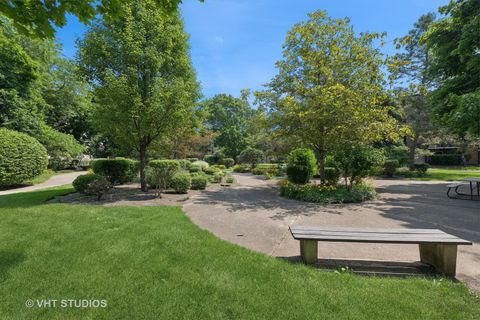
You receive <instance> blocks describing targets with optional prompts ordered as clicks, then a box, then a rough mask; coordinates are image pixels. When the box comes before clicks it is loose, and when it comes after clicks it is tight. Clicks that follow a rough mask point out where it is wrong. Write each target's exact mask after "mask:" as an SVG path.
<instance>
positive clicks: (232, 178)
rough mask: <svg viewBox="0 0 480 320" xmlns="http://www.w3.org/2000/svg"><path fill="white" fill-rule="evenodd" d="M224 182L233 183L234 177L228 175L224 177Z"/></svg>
mask: <svg viewBox="0 0 480 320" xmlns="http://www.w3.org/2000/svg"><path fill="white" fill-rule="evenodd" d="M225 182H226V183H234V182H235V178H234V177H233V176H228V177H227V178H226V179H225Z"/></svg>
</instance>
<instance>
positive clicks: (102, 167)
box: [90, 158, 138, 185]
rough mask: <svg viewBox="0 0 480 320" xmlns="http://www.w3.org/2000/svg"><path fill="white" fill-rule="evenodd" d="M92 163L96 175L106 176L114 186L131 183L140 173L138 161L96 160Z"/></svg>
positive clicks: (119, 159)
mask: <svg viewBox="0 0 480 320" xmlns="http://www.w3.org/2000/svg"><path fill="white" fill-rule="evenodd" d="M90 163H91V167H92V170H93V172H94V173H96V174H99V175H102V176H104V177H105V178H107V180H108V181H110V183H112V184H113V185H117V184H122V183H126V182H130V181H132V180H133V179H134V178H135V177H136V175H137V173H138V161H134V160H131V159H125V158H116V159H95V160H92V161H91V162H90Z"/></svg>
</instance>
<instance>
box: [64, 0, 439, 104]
mask: <svg viewBox="0 0 480 320" xmlns="http://www.w3.org/2000/svg"><path fill="white" fill-rule="evenodd" d="M446 3H448V0H205V2H204V3H200V2H199V1H197V0H184V3H183V4H182V6H181V9H182V13H183V17H184V20H185V28H186V31H187V32H188V33H189V34H190V46H191V55H192V61H193V64H194V67H195V69H196V71H197V75H198V79H199V80H200V82H201V84H202V88H203V94H204V95H205V97H211V96H213V95H215V94H217V93H229V94H232V95H234V96H238V95H239V92H240V90H241V89H245V88H250V89H253V90H257V89H261V88H262V84H264V83H267V82H268V81H269V80H270V79H271V78H272V77H273V76H274V75H275V73H276V70H275V61H277V60H279V59H281V57H282V44H283V42H284V40H285V35H286V33H287V31H288V30H289V29H291V27H292V26H293V25H294V24H295V23H297V22H300V21H303V20H306V19H307V14H308V13H309V12H313V11H315V10H319V9H321V10H326V11H327V12H328V14H329V15H330V16H332V17H335V18H343V17H349V18H350V19H351V22H352V24H353V25H354V28H355V30H356V31H357V32H362V31H370V32H373V31H376V32H383V31H386V32H387V41H391V40H393V39H394V38H396V37H400V36H403V35H405V34H406V33H407V32H408V30H410V29H411V28H412V26H413V23H414V22H415V21H416V20H417V19H418V17H420V16H421V15H422V14H424V13H427V12H429V11H433V12H437V8H438V7H439V6H441V5H444V4H446ZM84 30H85V27H84V26H83V25H82V24H81V23H80V22H78V20H76V19H75V18H74V17H69V19H68V24H67V25H66V26H65V27H64V28H62V29H60V30H58V32H57V37H58V39H59V42H60V43H61V44H62V45H63V53H64V55H65V56H67V57H74V55H75V52H76V48H75V39H76V38H77V37H81V36H82V34H83V32H84ZM384 51H385V53H387V54H392V53H393V52H394V48H393V45H392V43H391V42H390V43H388V44H387V46H386V47H385V48H384Z"/></svg>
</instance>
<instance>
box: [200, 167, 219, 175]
mask: <svg viewBox="0 0 480 320" xmlns="http://www.w3.org/2000/svg"><path fill="white" fill-rule="evenodd" d="M219 171H220V169H217V168H212V167H208V168H205V169H203V172H205V173H206V174H209V175H214V174H215V173H217V172H219Z"/></svg>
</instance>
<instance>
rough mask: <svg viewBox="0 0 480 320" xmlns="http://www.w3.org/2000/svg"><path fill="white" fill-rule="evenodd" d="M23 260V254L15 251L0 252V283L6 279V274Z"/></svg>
mask: <svg viewBox="0 0 480 320" xmlns="http://www.w3.org/2000/svg"><path fill="white" fill-rule="evenodd" d="M24 260H25V254H23V253H21V252H17V251H9V250H0V283H1V282H4V281H5V280H6V279H7V278H8V272H9V270H10V269H12V268H14V267H15V266H17V265H18V264H20V263H22V262H23V261H24Z"/></svg>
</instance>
